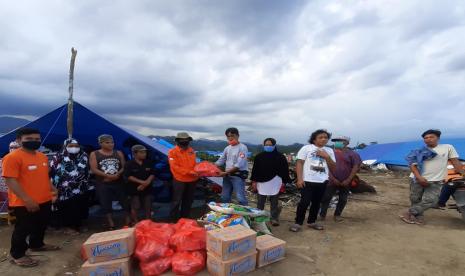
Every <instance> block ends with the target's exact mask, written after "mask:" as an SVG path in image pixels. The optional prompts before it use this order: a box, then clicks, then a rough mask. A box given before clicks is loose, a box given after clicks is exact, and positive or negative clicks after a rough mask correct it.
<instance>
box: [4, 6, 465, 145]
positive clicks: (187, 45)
mask: <svg viewBox="0 0 465 276" xmlns="http://www.w3.org/2000/svg"><path fill="white" fill-rule="evenodd" d="M25 19H27V20H25ZM464 24H465V4H464V3H463V1H441V2H440V3H439V2H437V1H432V0H431V1H430V0H428V1H420V0H418V1H400V0H396V1H265V0H254V1H246V0H240V1H205V0H202V1H125V0H116V1H100V2H98V3H96V2H95V1H86V0H84V1H78V2H76V1H75V2H72V3H68V2H60V1H21V2H15V3H13V2H11V3H10V2H6V3H5V4H3V6H2V9H0V33H1V34H2V39H0V61H1V62H0V115H4V114H8V115H31V116H40V115H43V114H45V113H47V112H49V111H51V110H53V109H55V108H57V107H59V106H61V105H63V104H64V103H65V102H66V99H67V89H68V79H67V78H68V70H69V67H68V66H69V56H70V48H71V46H75V47H76V48H77V49H78V57H77V61H76V70H75V98H76V100H77V101H79V102H80V103H81V104H84V105H85V106H87V107H89V108H90V109H91V110H93V111H95V112H97V113H99V114H101V115H103V116H104V117H105V118H108V119H110V120H112V121H115V122H116V123H118V124H120V125H124V126H125V127H130V128H134V129H137V130H139V131H142V132H143V133H144V134H158V133H159V132H160V133H161V132H163V131H165V132H166V133H169V134H172V132H176V131H178V130H187V131H192V132H195V134H196V135H197V136H199V137H213V138H215V137H223V131H224V128H225V127H226V126H232V125H234V126H238V127H240V128H241V130H243V131H242V136H243V137H244V139H248V140H249V141H261V140H262V139H263V137H266V136H274V137H276V138H278V139H279V140H280V141H282V142H284V143H287V142H289V143H291V142H295V141H299V142H304V141H305V139H306V138H307V136H308V134H309V133H310V132H311V131H312V130H314V129H316V128H319V127H324V128H328V129H330V130H331V131H333V132H335V133H342V134H345V135H350V136H352V137H353V138H354V140H357V139H359V140H365V141H366V140H379V141H393V140H399V139H409V138H417V136H418V133H417V132H418V131H420V130H421V129H423V128H429V127H441V128H442V126H446V127H445V128H444V130H445V133H452V134H453V135H459V134H460V133H461V131H460V130H461V129H464V128H465V125H464V123H463V122H462V121H460V122H454V121H453V120H452V119H451V117H450V114H452V113H454V112H456V113H458V112H460V111H461V110H460V108H463V106H464V105H465V101H464V100H463V96H461V95H462V94H461V93H463V87H464V86H465V83H464V82H465V77H464V70H463V69H464V68H465V59H464V54H463V44H464V41H463V40H464V37H465V25H464ZM438 97H441V99H443V103H441V104H438V102H437V98H438ZM448 102H454V105H450V104H448ZM431 105H433V106H438V109H441V108H446V107H447V112H442V111H441V110H436V112H434V114H430V116H429V117H428V118H426V117H425V113H428V112H427V111H429V108H428V107H429V106H431ZM428 114H429V113H428ZM385 118H388V119H385ZM412 125H415V127H412ZM399 132H401V133H402V135H398V134H396V133H399ZM457 133H459V134H457ZM164 134H165V133H164Z"/></svg>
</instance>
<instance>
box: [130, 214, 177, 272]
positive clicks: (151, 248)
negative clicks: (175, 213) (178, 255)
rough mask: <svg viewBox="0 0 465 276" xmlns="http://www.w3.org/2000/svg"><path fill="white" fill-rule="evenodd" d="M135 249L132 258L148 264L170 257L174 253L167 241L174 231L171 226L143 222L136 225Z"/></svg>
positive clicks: (149, 221)
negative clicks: (157, 259)
mask: <svg viewBox="0 0 465 276" xmlns="http://www.w3.org/2000/svg"><path fill="white" fill-rule="evenodd" d="M135 232H136V249H135V250H134V256H135V257H136V258H137V259H139V261H141V262H144V263H146V262H149V261H152V260H155V259H156V258H160V257H170V256H172V255H173V254H174V251H173V250H172V249H171V248H170V245H169V241H170V238H171V236H172V235H173V234H174V232H175V230H174V227H173V225H172V224H167V223H155V222H152V221H151V220H144V221H141V222H139V223H138V224H137V225H136V230H135Z"/></svg>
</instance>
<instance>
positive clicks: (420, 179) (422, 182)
mask: <svg viewBox="0 0 465 276" xmlns="http://www.w3.org/2000/svg"><path fill="white" fill-rule="evenodd" d="M416 179H417V182H418V184H420V185H421V186H423V187H428V180H426V178H424V177H423V176H420V177H417V178H416Z"/></svg>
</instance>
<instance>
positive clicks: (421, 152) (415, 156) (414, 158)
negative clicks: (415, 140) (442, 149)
mask: <svg viewBox="0 0 465 276" xmlns="http://www.w3.org/2000/svg"><path fill="white" fill-rule="evenodd" d="M436 155H438V154H437V153H436V152H434V151H432V150H431V149H429V148H427V147H422V148H421V149H415V150H412V151H411V152H410V153H409V154H408V155H407V156H406V157H405V160H407V163H408V165H409V166H411V165H413V164H416V165H417V168H418V170H419V171H420V173H422V172H423V162H424V161H426V160H430V159H432V158H434V157H436Z"/></svg>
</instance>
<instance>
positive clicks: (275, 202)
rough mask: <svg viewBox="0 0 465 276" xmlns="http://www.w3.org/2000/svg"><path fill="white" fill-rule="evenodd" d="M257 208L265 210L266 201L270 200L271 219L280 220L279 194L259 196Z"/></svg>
mask: <svg viewBox="0 0 465 276" xmlns="http://www.w3.org/2000/svg"><path fill="white" fill-rule="evenodd" d="M257 197H258V200H257V208H258V209H260V210H264V209H265V204H266V199H267V198H270V213H271V218H272V219H275V220H278V219H279V214H280V213H281V208H280V207H279V194H277V195H274V196H266V195H260V194H258V196H257Z"/></svg>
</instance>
